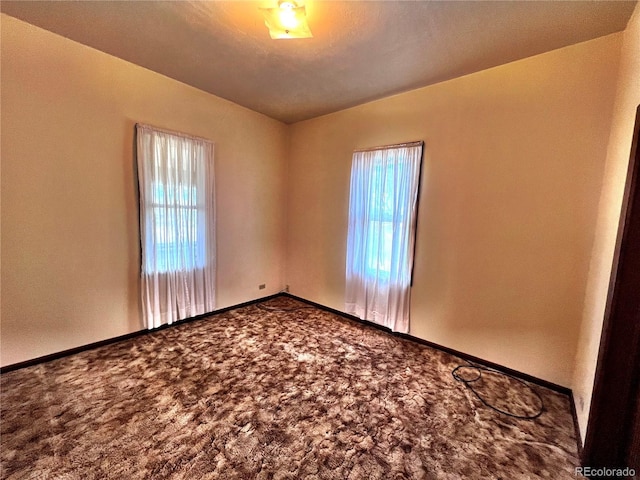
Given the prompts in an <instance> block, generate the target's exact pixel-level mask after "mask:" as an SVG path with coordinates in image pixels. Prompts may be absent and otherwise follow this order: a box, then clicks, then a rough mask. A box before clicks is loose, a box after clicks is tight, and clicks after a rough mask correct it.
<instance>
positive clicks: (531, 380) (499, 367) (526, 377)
mask: <svg viewBox="0 0 640 480" xmlns="http://www.w3.org/2000/svg"><path fill="white" fill-rule="evenodd" d="M282 295H285V296H287V297H290V298H293V299H295V300H299V301H301V302H303V303H306V304H308V305H313V306H314V307H317V308H319V309H321V310H325V311H327V312H331V313H334V314H336V315H340V316H342V317H345V318H348V319H350V320H354V321H356V322H359V323H362V324H365V325H368V326H370V327H374V328H377V329H379V330H382V331H384V332H387V333H390V334H391V335H394V336H396V337H400V338H404V339H407V340H410V341H412V342H416V343H419V344H421V345H426V346H428V347H431V348H435V349H436V350H440V351H442V352H446V353H449V354H451V355H455V356H456V357H460V358H462V359H463V360H468V361H470V362H473V363H477V364H480V365H482V366H484V367H487V368H491V369H493V370H497V371H499V372H502V373H506V374H507V375H511V376H513V377H516V378H519V379H520V380H524V381H526V382H529V383H533V384H535V385H539V386H541V387H545V388H548V389H550V390H553V391H555V392H558V393H562V394H564V395H568V396H569V397H571V396H572V392H571V389H570V388H568V387H564V386H562V385H558V384H556V383H553V382H549V381H548V380H543V379H541V378H538V377H534V376H533V375H529V374H527V373H523V372H520V371H518V370H513V369H512V368H509V367H505V366H504V365H500V364H498V363H494V362H490V361H489V360H485V359H483V358H479V357H475V356H473V355H469V354H468V353H464V352H461V351H459V350H454V349H453V348H449V347H445V346H443V345H438V344H437V343H434V342H430V341H429V340H425V339H423V338H419V337H414V336H413V335H410V334H408V333H398V332H392V331H391V330H390V329H389V328H387V327H383V326H382V325H378V324H377V323H373V322H370V321H369V320H363V319H361V318H358V317H356V316H354V315H350V314H348V313H345V312H342V311H340V310H336V309H335V308H331V307H327V306H325V305H322V304H320V303H316V302H313V301H311V300H307V299H305V298H302V297H298V296H296V295H292V294H291V293H287V292H283V293H282Z"/></svg>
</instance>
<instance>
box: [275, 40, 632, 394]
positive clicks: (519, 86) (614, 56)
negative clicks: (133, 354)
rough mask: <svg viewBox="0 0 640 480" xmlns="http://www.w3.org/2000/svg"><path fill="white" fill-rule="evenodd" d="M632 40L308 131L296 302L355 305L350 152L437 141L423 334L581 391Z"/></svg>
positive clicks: (419, 262) (466, 82)
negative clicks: (602, 208) (579, 359)
mask: <svg viewBox="0 0 640 480" xmlns="http://www.w3.org/2000/svg"><path fill="white" fill-rule="evenodd" d="M621 40H622V34H615V35H611V36H607V37H603V38H600V39H596V40H592V41H589V42H585V43H582V44H578V45H574V46H570V47H567V48H563V49H560V50H556V51H552V52H549V53H545V54H543V55H539V56H536V57H532V58H528V59H525V60H521V61H518V62H514V63H511V64H508V65H504V66H500V67H497V68H493V69H490V70H486V71H483V72H479V73H475V74H472V75H468V76H466V77H462V78H458V79H455V80H451V81H447V82H443V83H440V84H437V85H433V86H429V87H426V88H422V89H419V90H414V91H411V92H408V93H404V94H401V95H397V96H394V97H390V98H386V99H383V100H380V101H376V102H372V103H369V104H365V105H361V106H358V107H354V108H351V109H348V110H344V111H341V112H338V113H335V114H331V115H327V116H323V117H320V118H316V119H312V120H308V121H305V122H301V123H297V124H294V125H293V126H292V127H291V151H290V160H289V177H288V181H289V186H288V196H287V205H288V221H287V226H288V234H287V259H288V263H287V271H286V278H287V283H289V284H290V286H291V292H292V293H293V294H295V295H299V296H301V297H304V298H307V299H310V300H313V301H316V302H319V303H322V304H325V305H328V306H331V307H333V308H337V309H340V310H342V309H343V308H344V303H343V295H344V261H345V243H346V229H347V216H348V212H347V210H348V195H349V191H348V190H349V175H350V164H351V154H352V151H353V150H354V149H356V148H362V147H370V146H375V145H384V144H389V143H397V142H403V141H410V140H424V141H425V161H424V172H423V175H424V177H423V186H422V194H421V198H420V210H419V219H418V237H417V250H416V259H415V276H414V286H413V289H412V308H411V331H410V333H411V334H412V335H415V336H417V337H420V338H424V339H427V340H430V341H433V342H436V343H438V344H441V345H444V346H447V347H450V348H454V349H457V350H460V351H463V352H466V353H469V354H472V355H476V356H479V357H482V358H484V359H487V360H490V361H494V362H497V363H500V364H503V365H507V366H509V367H511V368H514V369H517V370H520V371H523V372H526V373H529V374H532V375H535V376H538V377H541V378H544V379H546V380H549V381H552V382H556V383H559V384H561V385H565V386H569V385H571V378H572V373H573V362H574V356H575V351H576V344H577V338H578V331H579V328H580V322H581V317H582V306H583V298H584V292H585V286H586V279H587V273H588V267H589V258H590V254H591V248H592V241H593V235H594V228H595V222H596V214H597V210H598V199H599V192H600V186H601V181H602V173H603V168H604V159H605V156H606V149H607V142H608V138H609V128H610V121H611V112H612V106H613V100H614V95H615V83H616V75H617V71H618V61H619V51H620V44H621ZM425 61H427V60H425Z"/></svg>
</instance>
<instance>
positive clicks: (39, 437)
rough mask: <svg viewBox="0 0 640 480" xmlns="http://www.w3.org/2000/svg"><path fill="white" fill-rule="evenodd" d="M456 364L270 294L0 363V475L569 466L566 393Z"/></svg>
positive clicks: (502, 472)
mask: <svg viewBox="0 0 640 480" xmlns="http://www.w3.org/2000/svg"><path fill="white" fill-rule="evenodd" d="M298 307H305V308H298ZM461 363H464V362H463V361H462V360H460V359H459V358H457V357H454V356H452V355H449V354H446V353H443V352H440V351H437V350H434V349H431V348H428V347H424V346H422V345H418V344H416V343H413V342H410V341H407V340H403V339H400V338H397V337H394V336H392V335H389V334H387V333H385V332H381V331H379V330H377V329H374V328H371V327H368V326H362V325H360V324H358V323H356V322H353V321H351V320H347V319H344V318H341V317H339V316H336V315H333V314H330V313H327V312H324V311H321V310H318V309H315V308H310V307H308V306H306V305H304V304H302V303H298V302H296V301H295V300H292V299H290V298H287V297H278V298H275V299H272V300H269V301H267V302H265V303H262V304H258V305H252V306H249V307H244V308H239V309H236V310H232V311H229V312H226V313H223V314H219V315H215V316H212V317H210V318H207V319H204V320H199V321H195V322H192V323H188V324H183V325H180V326H175V327H172V328H169V329H165V330H161V331H158V332H155V333H153V334H149V335H144V336H140V337H136V338H134V339H130V340H127V341H123V342H120V343H117V344H113V345H109V346H106V347H102V348H98V349H95V350H90V351H86V352H83V353H80V354H77V355H73V356H70V357H66V358H62V359H59V360H55V361H52V362H48V363H45V364H41V365H37V366H33V367H29V368H24V369H21V370H16V371H13V372H9V373H5V374H2V375H1V377H0V380H1V415H2V417H1V438H0V460H1V462H2V463H1V465H2V474H1V475H2V478H5V479H32V478H33V479H36V478H37V479H54V478H55V479H83V480H87V479H165V478H172V479H190V480H191V479H213V478H216V479H253V478H259V479H354V480H355V479H396V480H397V479H409V478H411V479H483V480H486V479H505V480H506V479H509V480H517V479H536V478H548V479H554V480H561V479H575V478H576V477H575V475H574V468H575V467H576V466H577V465H578V460H577V451H576V439H575V433H574V425H573V420H572V417H571V413H570V406H569V399H568V398H567V397H566V396H564V395H561V394H559V393H556V392H553V391H550V390H547V389H544V388H540V387H535V389H536V390H537V391H538V393H539V394H540V396H541V397H542V399H543V400H544V412H543V414H542V415H541V416H540V417H538V418H537V419H535V420H518V419H514V418H511V417H507V416H505V415H501V414H499V413H496V412H494V411H492V410H490V409H488V408H486V407H485V406H484V405H482V403H481V402H480V401H479V400H478V399H477V398H476V397H475V396H474V394H473V393H472V392H471V391H469V390H468V389H466V388H465V386H464V385H463V384H462V383H459V382H456V381H455V380H454V379H453V377H452V376H451V371H452V370H453V369H454V368H455V367H456V366H457V365H459V364H461ZM475 383H476V385H477V388H478V391H479V393H480V394H481V395H482V396H483V397H485V398H486V399H487V400H488V401H489V402H493V403H496V404H498V405H499V406H500V408H502V409H508V410H511V411H513V412H516V413H520V414H529V413H533V412H534V411H535V410H536V408H537V407H538V399H537V398H536V397H535V396H534V395H533V394H532V393H531V391H530V390H529V389H528V388H527V387H526V386H525V385H523V384H521V383H519V382H516V381H513V380H509V379H503V378H501V377H498V376H496V375H492V374H485V375H484V376H483V378H482V379H481V380H479V381H478V382H475Z"/></svg>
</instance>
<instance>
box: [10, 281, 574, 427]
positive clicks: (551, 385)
mask: <svg viewBox="0 0 640 480" xmlns="http://www.w3.org/2000/svg"><path fill="white" fill-rule="evenodd" d="M280 296H286V297H289V298H293V299H295V300H298V301H300V302H303V303H306V304H308V305H312V306H314V307H316V308H318V309H320V310H324V311H327V312H330V313H333V314H335V315H339V316H341V317H344V318H348V319H350V320H353V321H355V322H358V323H361V324H364V325H367V326H370V327H373V328H377V329H378V330H381V331H384V332H386V333H389V334H391V335H394V336H396V337H400V338H404V339H406V340H410V341H412V342H416V343H419V344H421V345H426V346H428V347H431V348H435V349H436V350H440V351H442V352H446V353H449V354H451V355H455V356H456V357H460V358H462V359H463V360H468V361H470V362H473V363H478V364H481V365H483V366H485V367H488V368H492V369H494V370H498V371H500V372H503V373H506V374H508V375H512V376H514V377H517V378H519V379H521V380H525V381H527V382H530V383H533V384H535V385H540V386H541V387H545V388H549V389H551V390H554V391H556V392H559V393H563V394H565V395H568V396H569V397H570V398H571V405H572V409H573V415H574V421H575V422H576V424H577V413H576V410H575V403H574V401H573V393H572V392H571V389H570V388H567V387H564V386H562V385H558V384H555V383H552V382H549V381H547V380H543V379H541V378H538V377H534V376H533V375H529V374H527V373H523V372H520V371H518V370H514V369H511V368H509V367H505V366H504V365H500V364H498V363H494V362H490V361H489V360H485V359H483V358H479V357H476V356H473V355H469V354H467V353H464V352H461V351H459V350H455V349H453V348H449V347H445V346H443V345H439V344H437V343H434V342H430V341H428V340H425V339H423V338H419V337H415V336H413V335H410V334H408V333H398V332H392V331H391V330H390V329H388V328H387V327H383V326H382V325H378V324H377V323H373V322H370V321H369V320H363V319H361V318H358V317H356V316H355V315H350V314H348V313H345V312H342V311H340V310H337V309H335V308H331V307H328V306H326V305H322V304H320V303H317V302H314V301H311V300H307V299H306V298H302V297H298V296H297V295H293V294H291V293H289V292H279V293H274V294H273V295H269V296H266V297H261V298H256V299H255V300H249V301H247V302H243V303H240V304H237V305H231V306H229V307H224V308H221V309H219V310H214V311H213V312H209V313H204V314H202V315H197V316H195V317H190V318H186V319H184V320H179V321H177V322H174V323H172V324H171V325H162V326H160V327H158V328H154V329H153V330H138V331H136V332H131V333H127V334H124V335H120V336H117V337H113V338H107V339H105V340H100V341H98V342H93V343H89V344H87V345H81V346H78V347H74V348H70V349H68V350H63V351H61V352H56V353H51V354H49V355H44V356H42V357H37V358H33V359H30V360H25V361H23V362H18V363H14V364H11V365H6V366H4V367H0V373H7V372H11V371H13V370H18V369H21V368H26V367H30V366H33V365H38V364H40V363H45V362H50V361H51V360H56V359H58V358H62V357H68V356H69V355H74V354H76V353H80V352H84V351H86V350H92V349H94V348H98V347H103V346H105V345H110V344H112V343H117V342H120V341H123V340H129V339H131V338H135V337H138V336H140V335H147V334H151V333H154V332H158V331H160V330H164V329H166V328H171V327H173V326H176V325H183V324H185V323H189V322H194V321H197V320H201V319H203V318H206V317H210V316H212V315H217V314H220V313H224V312H228V311H229V310H234V309H236V308H242V307H247V306H249V305H254V304H256V303H260V302H264V301H267V300H270V299H272V298H276V297H280Z"/></svg>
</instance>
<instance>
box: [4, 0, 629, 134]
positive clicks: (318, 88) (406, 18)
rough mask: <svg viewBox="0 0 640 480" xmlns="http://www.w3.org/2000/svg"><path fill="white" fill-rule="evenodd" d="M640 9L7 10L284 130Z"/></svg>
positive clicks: (387, 4) (372, 5)
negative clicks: (279, 34) (279, 17)
mask: <svg viewBox="0 0 640 480" xmlns="http://www.w3.org/2000/svg"><path fill="white" fill-rule="evenodd" d="M635 3H636V2H635V1H568V2H564V1H543V2H539V1H507V2H502V1H318V0H306V2H305V6H306V8H307V13H308V19H309V26H310V28H311V31H312V32H313V35H314V37H313V38H311V39H296V40H271V39H270V38H269V34H268V32H267V29H266V27H265V26H264V22H263V19H262V16H261V13H260V11H259V10H258V7H261V6H275V5H277V0H273V1H260V2H255V1H215V2H201V1H192V0H191V1H55V2H53V1H44V2H41V1H8V0H2V2H0V10H1V11H2V12H4V13H7V14H8V15H11V16H14V17H17V18H19V19H22V20H24V21H26V22H29V23H31V24H34V25H37V26H39V27H42V28H45V29H47V30H50V31H52V32H55V33H58V34H60V35H63V36H65V37H68V38H70V39H73V40H75V41H78V42H80V43H83V44H86V45H89V46H91V47H94V48H96V49H98V50H102V51H104V52H107V53H110V54H111V55H115V56H116V57H120V58H122V59H124V60H128V61H130V62H133V63H136V64H138V65H141V66H143V67H146V68H148V69H150V70H153V71H156V72H158V73H161V74H164V75H166V76H168V77H171V78H174V79H176V80H180V81H182V82H184V83H187V84H189V85H192V86H194V87H197V88H199V89H202V90H205V91H207V92H210V93H213V94H215V95H218V96H220V97H223V98H226V99H228V100H231V101H233V102H235V103H238V104H240V105H244V106H246V107H248V108H250V109H252V110H256V111H258V112H262V113H264V114H265V115H268V116H270V117H273V118H275V119H278V120H281V121H283V122H286V123H293V122H296V121H300V120H304V119H308V118H312V117H316V116H319V115H323V114H326V113H330V112H334V111H337V110H341V109H343V108H347V107H350V106H353V105H358V104H360V103H364V102H367V101H370V100H374V99H377V98H381V97H385V96H388V95H391V94H394V93H399V92H402V91H406V90H411V89H414V88H418V87H422V86H426V85H429V84H433V83H436V82H439V81H442V80H446V79H450V78H454V77H458V76H461V75H466V74H469V73H472V72H476V71H479V70H483V69H486V68H490V67H493V66H496V65H501V64H504V63H507V62H511V61H514V60H518V59H521V58H525V57H529V56H531V55H536V54H539V53H542V52H545V51H549V50H553V49H556V48H560V47H564V46H567V45H571V44H574V43H578V42H582V41H586V40H589V39H592V38H596V37H600V36H603V35H607V34H610V33H613V32H617V31H620V30H623V29H624V28H625V27H626V24H627V22H628V20H629V18H630V16H631V13H632V12H633V8H634V6H635Z"/></svg>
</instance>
